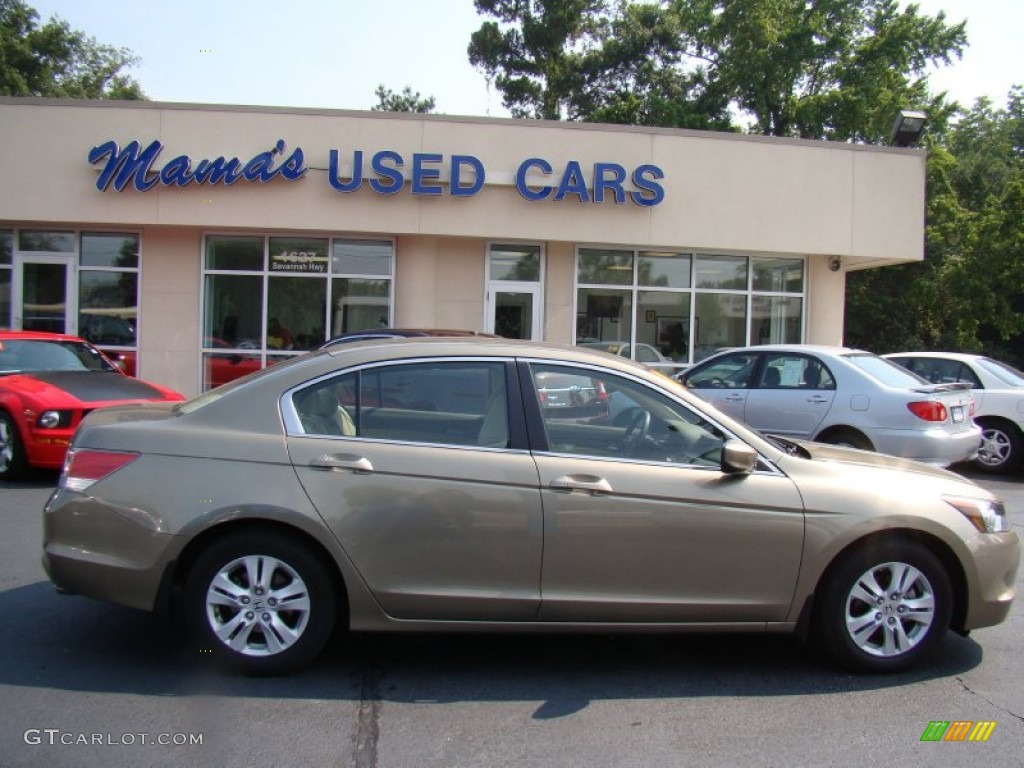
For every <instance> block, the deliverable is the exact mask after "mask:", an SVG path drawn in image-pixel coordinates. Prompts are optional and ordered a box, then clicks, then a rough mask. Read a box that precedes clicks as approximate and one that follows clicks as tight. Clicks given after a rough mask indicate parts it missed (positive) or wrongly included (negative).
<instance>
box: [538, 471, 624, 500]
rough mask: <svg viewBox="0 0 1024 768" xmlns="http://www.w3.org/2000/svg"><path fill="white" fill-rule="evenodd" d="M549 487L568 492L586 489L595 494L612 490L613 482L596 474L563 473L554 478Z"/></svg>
mask: <svg viewBox="0 0 1024 768" xmlns="http://www.w3.org/2000/svg"><path fill="white" fill-rule="evenodd" d="M549 487H550V488H551V490H553V491H564V492H566V493H572V492H573V491H586V492H587V493H590V494H592V495H594V496H599V495H601V494H602V493H611V492H612V484H611V483H609V482H608V481H607V480H605V479H604V478H603V477H597V476H595V475H562V476H561V477H556V478H555V479H554V480H552V481H551V484H550V486H549Z"/></svg>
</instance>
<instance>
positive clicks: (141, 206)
mask: <svg viewBox="0 0 1024 768" xmlns="http://www.w3.org/2000/svg"><path fill="white" fill-rule="evenodd" d="M0 124H2V125H3V130H4V136H5V138H6V139H7V141H8V145H9V146H13V147H17V148H18V151H17V152H15V153H11V154H10V155H9V156H8V158H7V159H6V161H5V176H6V178H8V179H11V178H14V179H17V180H18V183H17V184H4V185H3V186H2V187H0V211H2V212H3V217H4V218H5V219H10V220H15V221H25V222H31V221H37V220H39V219H40V218H41V217H46V218H47V219H48V220H57V221H61V220H67V221H71V220H76V221H87V222H111V223H113V222H117V223H119V224H124V225H127V224H132V225H139V226H145V225H156V224H159V225H170V226H199V227H203V226H207V227H251V228H259V229H264V230H265V229H267V228H268V227H274V226H275V225H279V226H280V227H283V228H288V229H296V230H316V231H331V232H337V231H353V232H364V233H382V234H398V235H403V234H409V235H413V234H417V235H433V236H438V237H445V236H449V237H490V238H524V237H528V238H530V239H537V240H545V241H546V240H555V241H561V242H601V243H622V244H630V245H637V246H655V247H668V246H682V247H687V248H717V249H727V250H738V251H744V252H777V253H801V254H815V255H829V254H838V255H842V256H848V257H852V258H857V259H870V260H882V261H907V260H915V259H920V258H921V257H922V244H923V228H922V216H923V208H924V154H923V153H920V152H916V151H909V150H896V149H885V148H869V147H863V146H853V145H845V144H838V143H826V142H806V141H793V140H784V139H774V140H772V139H765V138H756V137H749V136H740V135H736V134H724V133H710V132H696V131H672V130H655V129H642V128H630V127H621V126H595V125H586V124H577V123H549V122H542V121H515V120H496V119H483V118H480V119H471V118H446V117H443V116H421V115H394V114H388V113H375V112H340V111H335V112H314V111H311V110H283V109H264V110H255V109H251V108H239V107H211V106H205V107H194V106H193V107H191V108H190V107H188V106H187V105H170V104H148V103H120V104H118V103H113V102H66V101H54V100H36V99H22V100H14V99H9V98H4V99H0ZM110 139H114V140H116V141H117V142H119V143H120V144H121V145H122V146H124V145H126V144H127V143H128V142H130V141H132V140H138V141H139V142H141V143H142V145H143V146H145V145H147V144H148V143H149V142H150V141H152V140H159V141H161V142H163V144H164V147H165V148H164V151H163V153H162V154H161V155H160V157H159V159H158V161H157V167H160V166H162V165H163V164H164V163H166V162H168V161H169V160H170V159H171V158H173V157H175V156H177V155H180V154H185V155H188V156H189V157H191V158H192V159H193V161H198V160H199V159H202V158H215V157H218V156H221V155H223V156H225V157H228V158H230V157H234V156H237V157H238V158H240V159H241V160H242V162H243V163H244V162H245V161H246V160H247V159H248V158H250V157H252V156H254V155H255V154H257V153H259V152H261V151H265V150H268V149H269V148H270V147H271V146H272V145H273V144H274V142H275V141H277V140H278V139H283V140H284V141H285V142H286V143H287V145H288V149H287V150H286V154H287V153H289V152H291V150H292V149H294V148H295V147H301V148H302V149H303V151H304V155H305V162H306V165H307V166H308V167H309V168H310V170H309V172H308V174H307V175H306V177H305V178H304V179H302V180H300V181H297V182H291V183H288V182H284V181H281V180H277V181H275V182H273V183H270V184H252V183H248V182H244V181H241V182H238V183H236V184H234V185H233V186H231V187H226V186H216V187H209V186H204V187H198V186H196V185H191V186H188V187H185V188H181V189H179V188H167V187H159V186H158V187H155V188H153V189H151V190H149V191H147V192H144V193H138V192H134V191H128V190H126V191H123V192H116V191H113V190H112V189H111V190H107V191H106V192H100V191H98V190H97V189H96V188H95V186H94V184H95V180H96V178H97V174H98V168H94V167H93V166H90V165H89V164H88V162H87V154H88V152H89V150H90V149H91V148H93V147H94V146H97V145H99V144H102V143H103V142H105V141H107V140H110ZM331 149H337V150H339V152H340V156H341V158H342V163H343V164H344V163H346V162H348V163H351V160H350V158H351V157H352V152H353V150H357V149H360V150H363V151H364V152H365V153H366V154H367V158H365V159H364V161H365V162H368V155H370V154H372V153H373V152H375V151H377V150H381V149H389V150H394V151H397V152H399V153H400V154H401V155H402V156H403V158H405V160H406V170H408V165H409V163H410V162H411V158H412V155H413V153H416V152H429V153H439V154H441V155H443V156H444V157H445V158H446V160H445V162H446V163H447V158H449V157H451V156H452V155H454V154H468V155H473V156H475V157H477V158H479V159H480V160H481V161H482V163H483V164H484V166H485V168H486V173H487V181H488V183H487V184H486V185H485V188H484V190H483V191H481V192H480V193H479V194H477V195H475V196H472V197H467V198H454V197H452V196H450V195H447V194H444V195H440V196H436V197H432V196H416V195H413V194H411V193H410V191H409V189H408V185H407V186H406V189H404V190H403V191H402V192H400V193H398V194H395V195H386V196H382V195H378V194H375V193H373V192H371V191H369V190H367V189H365V188H364V189H362V190H360V191H358V192H355V193H340V192H336V191H334V190H332V189H331V188H330V186H329V184H328V182H327V171H326V168H327V164H328V156H329V151H330V150H331ZM530 157H541V158H544V159H546V160H547V161H548V162H550V163H551V164H552V166H553V167H554V169H555V174H556V176H557V175H559V174H560V172H561V170H562V169H564V167H565V165H566V163H567V162H568V161H570V160H578V161H579V162H580V163H581V165H582V167H583V168H584V169H585V170H588V171H589V169H590V168H591V167H592V165H593V163H595V162H614V163H618V164H621V165H622V166H624V167H625V168H626V169H627V171H629V170H631V169H633V168H636V167H637V166H640V165H643V164H648V163H653V164H655V165H657V166H659V167H660V168H662V169H663V171H664V174H665V177H664V179H662V180H661V182H660V183H661V184H662V185H663V186H664V189H665V201H664V202H663V203H662V204H660V205H658V206H654V207H646V208H645V207H641V206H637V205H634V204H632V203H626V204H623V205H615V204H614V203H611V202H607V201H606V202H605V203H603V204H593V203H581V202H579V201H578V200H572V199H571V198H570V199H567V200H564V201H561V202H554V201H552V200H545V201H539V202H530V201H527V200H525V199H523V198H522V197H521V196H520V195H519V194H518V193H517V192H516V191H515V189H514V188H513V187H511V186H510V184H511V182H512V178H513V176H514V173H515V171H516V169H517V168H518V166H519V164H520V163H521V162H522V161H523V160H525V159H527V158H530ZM524 225H525V226H524Z"/></svg>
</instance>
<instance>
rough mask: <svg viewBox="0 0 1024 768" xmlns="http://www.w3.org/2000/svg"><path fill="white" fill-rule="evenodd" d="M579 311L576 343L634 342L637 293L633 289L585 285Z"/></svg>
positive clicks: (580, 296) (580, 297) (582, 289)
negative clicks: (609, 288)
mask: <svg viewBox="0 0 1024 768" xmlns="http://www.w3.org/2000/svg"><path fill="white" fill-rule="evenodd" d="M578 301H579V309H578V312H577V315H576V343H577V344H588V343H593V342H597V341H621V342H624V343H626V344H628V343H629V342H630V338H629V334H630V330H631V329H630V323H631V320H632V317H633V295H632V293H631V292H630V291H610V290H605V289H602V288H581V289H580V290H579V294H578Z"/></svg>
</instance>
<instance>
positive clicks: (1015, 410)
mask: <svg viewBox="0 0 1024 768" xmlns="http://www.w3.org/2000/svg"><path fill="white" fill-rule="evenodd" d="M884 357H886V358H887V359H889V360H892V361H893V362H896V363H899V364H900V365H902V366H903V367H904V368H907V369H909V370H911V371H913V372H914V373H916V374H917V375H918V376H921V377H922V378H924V379H927V380H928V381H930V382H933V383H935V384H943V383H948V382H964V383H967V384H970V385H971V394H973V395H974V403H975V407H974V421H975V422H976V423H977V424H978V426H980V427H981V448H980V450H979V451H978V457H977V458H976V459H975V464H976V465H977V467H978V468H979V469H982V470H984V471H986V472H1009V471H1011V470H1013V469H1016V468H1017V467H1019V466H1020V465H1021V461H1022V458H1024V373H1021V372H1020V371H1018V370H1017V369H1016V368H1012V367H1010V366H1009V365H1006V363H1001V362H999V361H998V360H993V359H992V358H990V357H984V356H982V355H969V354H964V353H960V352H897V353H894V354H891V355H884Z"/></svg>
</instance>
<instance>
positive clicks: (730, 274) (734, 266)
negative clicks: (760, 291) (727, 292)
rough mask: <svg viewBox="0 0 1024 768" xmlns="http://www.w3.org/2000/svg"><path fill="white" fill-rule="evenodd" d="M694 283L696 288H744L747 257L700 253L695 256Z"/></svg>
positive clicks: (735, 289)
mask: <svg viewBox="0 0 1024 768" xmlns="http://www.w3.org/2000/svg"><path fill="white" fill-rule="evenodd" d="M696 283H697V287H698V288H717V289H719V290H721V289H723V288H727V289H731V290H734V291H744V290H746V288H747V257H746V256H723V255H710V254H705V253H702V254H700V255H699V256H697V267H696Z"/></svg>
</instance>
